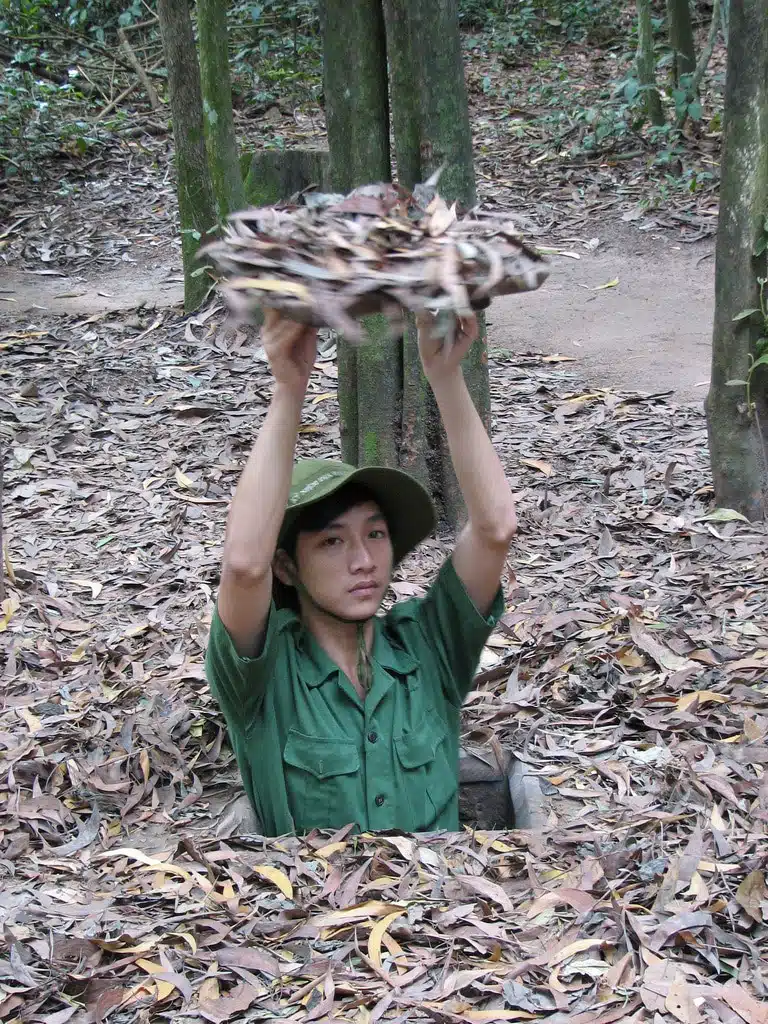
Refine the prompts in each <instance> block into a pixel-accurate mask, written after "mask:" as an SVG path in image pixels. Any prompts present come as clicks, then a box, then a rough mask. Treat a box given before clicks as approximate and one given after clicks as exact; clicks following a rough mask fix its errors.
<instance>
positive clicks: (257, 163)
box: [240, 149, 330, 206]
mask: <svg viewBox="0 0 768 1024" xmlns="http://www.w3.org/2000/svg"><path fill="white" fill-rule="evenodd" d="M240 173H241V176H242V178H243V187H244V190H245V199H246V202H247V203H248V205H250V206H273V205H274V204H275V203H278V202H280V200H281V199H290V198H291V196H292V195H294V194H295V193H296V192H302V191H303V190H304V189H307V188H310V186H313V185H314V186H317V187H318V188H319V189H320V190H321V191H325V190H327V189H329V188H330V176H329V156H328V150H326V149H257V150H254V151H253V152H250V153H243V155H242V156H241V157H240Z"/></svg>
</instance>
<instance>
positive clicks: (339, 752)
mask: <svg viewBox="0 0 768 1024" xmlns="http://www.w3.org/2000/svg"><path fill="white" fill-rule="evenodd" d="M283 765H284V770H285V786H286V790H287V793H288V804H289V806H290V809H291V814H292V815H293V820H294V824H295V826H296V830H297V831H298V832H308V831H310V829H313V828H341V827H342V826H343V825H347V824H349V822H350V821H355V819H356V817H357V811H358V808H360V807H362V806H365V802H364V799H363V785H362V779H361V774H360V753H359V751H358V749H357V745H356V744H355V743H353V742H352V741H351V740H344V739H337V738H335V737H334V738H333V739H331V738H329V737H326V736H308V735H306V734H305V733H301V732H297V731H296V730H295V729H291V731H290V732H289V733H288V739H287V740H286V743H285V747H284V749H283Z"/></svg>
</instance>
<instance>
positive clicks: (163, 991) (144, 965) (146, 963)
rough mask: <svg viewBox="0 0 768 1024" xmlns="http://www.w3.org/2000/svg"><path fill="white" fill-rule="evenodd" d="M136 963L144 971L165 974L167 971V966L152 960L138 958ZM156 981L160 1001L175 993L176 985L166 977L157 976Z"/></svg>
mask: <svg viewBox="0 0 768 1024" xmlns="http://www.w3.org/2000/svg"><path fill="white" fill-rule="evenodd" d="M136 965H137V966H138V967H140V968H141V969H142V970H143V971H146V972H147V974H165V972H166V968H165V967H163V965H162V964H153V963H152V961H151V960H137V961H136ZM154 982H155V985H156V986H157V998H158V1000H159V1001H160V1002H162V1000H163V999H167V998H168V996H171V995H173V993H174V992H175V991H176V986H175V985H174V984H173V983H172V982H170V981H166V980H165V979H164V978H155V979H154Z"/></svg>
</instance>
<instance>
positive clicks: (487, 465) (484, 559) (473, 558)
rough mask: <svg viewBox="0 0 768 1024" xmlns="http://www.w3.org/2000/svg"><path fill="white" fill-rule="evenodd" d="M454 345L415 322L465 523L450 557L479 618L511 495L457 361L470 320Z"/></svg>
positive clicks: (504, 547) (502, 550) (490, 590)
mask: <svg viewBox="0 0 768 1024" xmlns="http://www.w3.org/2000/svg"><path fill="white" fill-rule="evenodd" d="M457 327H458V330H457V332H456V333H457V336H456V340H455V341H454V343H453V345H451V346H445V347H444V346H443V345H442V341H441V340H440V338H438V337H436V336H435V333H434V330H433V321H432V318H431V317H430V316H428V315H426V316H423V317H420V318H419V351H420V353H421V361H422V365H423V367H424V373H425V375H426V377H427V380H428V381H429V384H430V386H431V388H432V391H433V393H434V395H435V400H436V401H437V406H438V408H439V410H440V416H441V417H442V421H443V425H444V427H445V433H446V435H447V438H448V447H449V450H450V453H451V460H452V461H453V467H454V469H455V471H456V478H457V480H458V482H459V487H460V488H461V493H462V496H463V498H464V503H465V504H466V506H467V513H468V520H467V524H466V526H465V527H464V529H463V530H462V531H461V534H460V535H459V538H458V540H457V542H456V547H455V548H454V551H453V556H452V558H453V565H454V568H455V569H456V572H457V574H458V576H459V578H460V579H461V581H462V582H463V584H464V587H465V588H466V591H467V593H468V594H469V596H470V597H471V598H472V601H473V602H474V605H475V607H476V608H477V610H478V611H479V612H480V613H481V614H482V615H485V614H487V613H488V611H489V610H490V607H491V605H492V603H493V599H494V597H495V596H496V592H497V590H498V588H499V581H500V579H501V574H502V572H503V569H504V562H505V560H506V556H507V552H508V550H509V545H510V542H511V540H512V537H513V536H514V534H515V533H516V531H517V517H516V514H515V503H514V499H513V498H512V492H511V490H510V488H509V484H508V483H507V478H506V475H505V473H504V468H503V466H502V465H501V462H500V460H499V457H498V455H497V454H496V451H495V449H494V447H493V445H492V444H491V440H490V438H489V437H488V434H487V433H486V431H485V427H484V426H483V423H482V420H481V419H480V416H479V415H478V413H477V410H476V409H475V406H474V403H473V402H472V398H471V396H470V394H469V391H468V389H467V385H466V384H465V382H464V375H463V374H462V372H461V361H462V359H463V358H464V356H465V355H466V354H467V352H468V351H469V349H470V347H471V345H472V343H473V342H474V341H475V340H476V338H477V335H478V326H477V320H476V319H475V317H470V318H465V319H464V320H460V321H459V323H458V325H457Z"/></svg>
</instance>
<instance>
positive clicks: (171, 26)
mask: <svg viewBox="0 0 768 1024" xmlns="http://www.w3.org/2000/svg"><path fill="white" fill-rule="evenodd" d="M157 16H158V18H159V20H160V31H161V34H162V37H163V50H164V52H165V63H166V67H167V69H168V96H169V100H170V105H171V119H172V122H173V142H174V148H175V151H176V175H177V179H178V181H177V190H178V197H179V221H180V222H181V255H182V261H183V265H184V307H185V309H187V310H192V309H197V307H198V306H199V305H200V303H201V302H202V301H203V299H204V298H205V295H206V293H207V291H208V287H209V285H210V279H209V278H208V276H207V275H206V274H199V275H198V276H197V277H193V273H194V271H195V270H197V269H199V264H198V263H197V261H196V259H195V256H196V253H197V250H198V247H199V245H200V242H201V241H202V240H203V239H205V237H206V235H207V234H208V232H209V231H210V230H211V229H212V228H213V227H214V226H215V224H216V207H215V203H214V198H213V190H212V188H211V178H210V173H209V171H208V161H207V158H206V152H205V135H204V130H203V98H202V93H201V90H200V68H199V66H198V62H197V48H196V47H195V36H194V33H193V31H192V20H191V18H190V16H189V7H188V5H187V0H158V3H157Z"/></svg>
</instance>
